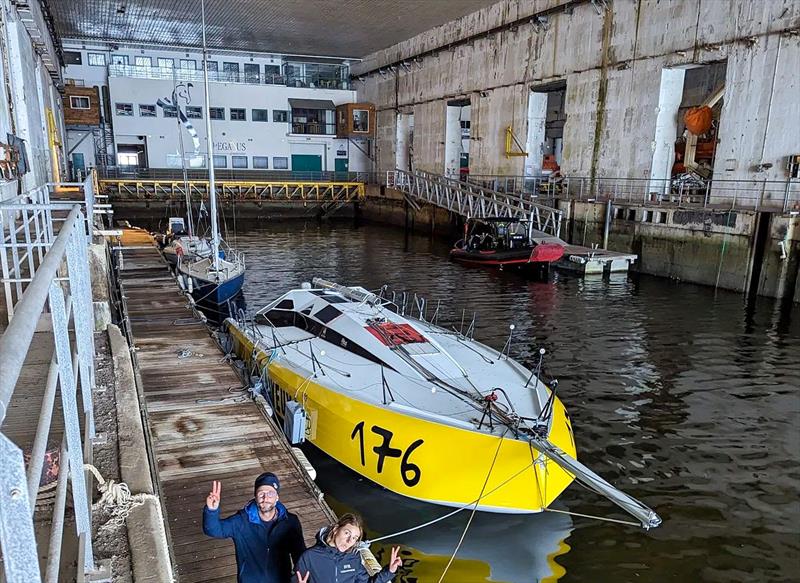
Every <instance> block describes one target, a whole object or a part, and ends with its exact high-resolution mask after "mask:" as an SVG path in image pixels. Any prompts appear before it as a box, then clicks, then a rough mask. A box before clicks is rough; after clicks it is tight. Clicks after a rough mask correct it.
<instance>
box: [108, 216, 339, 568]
mask: <svg viewBox="0 0 800 583" xmlns="http://www.w3.org/2000/svg"><path fill="white" fill-rule="evenodd" d="M121 241H122V249H121V253H122V256H123V269H122V271H121V274H120V284H121V287H122V293H123V295H124V296H125V299H126V305H127V315H128V317H129V321H130V323H131V331H132V336H133V340H134V345H135V347H136V363H137V367H138V369H139V377H140V378H141V381H142V387H141V391H142V393H143V396H144V407H145V410H146V412H147V431H148V433H149V435H150V441H151V444H152V447H153V450H154V454H155V459H156V465H157V469H158V476H157V479H158V481H159V488H160V491H161V492H162V494H163V498H164V505H165V508H166V516H165V522H166V524H167V525H168V528H169V534H170V539H171V544H172V551H173V556H174V559H175V563H176V564H175V570H176V573H177V575H178V580H179V581H180V582H181V583H211V582H214V583H222V582H227V581H235V579H236V560H235V556H234V549H233V544H232V543H231V541H228V540H218V539H212V538H209V537H207V536H205V535H204V534H203V532H202V508H203V505H204V504H205V497H206V495H207V494H208V492H209V489H210V487H211V482H212V481H213V480H221V481H222V483H223V499H222V508H223V513H224V514H226V515H228V514H232V513H234V512H235V511H236V510H237V509H239V508H241V507H243V506H244V505H245V504H246V503H247V502H248V501H249V500H250V499H251V498H252V488H253V480H254V479H255V477H256V476H257V475H258V474H259V473H261V472H263V471H273V472H275V473H276V474H277V475H278V477H279V478H280V480H281V501H282V502H283V503H284V504H286V505H287V507H288V508H289V510H290V511H292V512H295V513H296V514H298V516H299V518H300V521H301V523H302V525H303V529H304V535H305V538H306V541H307V543H309V544H310V543H312V542H313V540H314V536H315V535H316V532H317V531H318V529H319V528H321V527H322V526H325V525H327V524H328V523H329V522H330V520H331V519H332V517H333V514H332V512H331V511H330V509H329V508H328V507H327V505H326V504H325V503H324V502H323V501H322V500H321V499H320V498H318V492H317V491H316V489H315V488H314V487H313V486H312V485H310V484H309V482H308V481H307V479H306V477H305V476H304V474H303V470H302V469H301V468H300V467H299V465H298V464H297V463H296V461H295V460H294V458H293V456H292V454H291V450H290V447H289V445H288V444H287V443H286V441H285V438H284V437H283V435H282V434H281V433H280V431H279V430H278V429H277V426H275V425H274V424H273V423H270V422H269V421H268V420H267V419H265V418H264V416H263V414H262V413H261V411H260V410H259V409H258V407H257V406H256V405H255V404H254V403H253V402H252V401H251V400H250V399H249V398H247V397H246V393H243V392H242V391H241V381H240V379H239V378H238V377H237V375H236V373H235V372H234V371H233V369H232V368H231V367H230V366H229V365H228V364H226V363H224V362H223V361H222V353H221V352H220V350H219V348H218V346H217V344H216V342H215V341H214V340H213V339H212V338H211V337H210V335H209V331H208V329H207V328H206V327H205V326H204V325H202V324H201V323H200V322H199V321H197V320H196V319H194V317H193V315H192V312H191V310H190V307H189V305H188V303H187V301H186V300H185V298H184V297H183V296H182V295H180V293H179V291H178V288H177V285H176V283H175V280H174V279H173V278H172V276H171V275H170V274H169V272H168V268H167V264H166V262H165V261H164V260H163V258H162V257H161V255H160V253H159V252H158V251H157V249H156V247H155V245H154V242H153V239H152V237H150V235H149V234H147V233H145V232H144V231H139V230H132V229H125V230H123V234H122V237H121ZM126 247H135V248H128V249H126ZM184 351H188V352H184Z"/></svg>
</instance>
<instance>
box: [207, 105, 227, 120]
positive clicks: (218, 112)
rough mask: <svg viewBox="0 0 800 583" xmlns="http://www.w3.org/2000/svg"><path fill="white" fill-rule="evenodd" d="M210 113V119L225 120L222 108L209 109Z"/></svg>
mask: <svg viewBox="0 0 800 583" xmlns="http://www.w3.org/2000/svg"><path fill="white" fill-rule="evenodd" d="M210 111H211V119H225V108H224V107H212V108H210Z"/></svg>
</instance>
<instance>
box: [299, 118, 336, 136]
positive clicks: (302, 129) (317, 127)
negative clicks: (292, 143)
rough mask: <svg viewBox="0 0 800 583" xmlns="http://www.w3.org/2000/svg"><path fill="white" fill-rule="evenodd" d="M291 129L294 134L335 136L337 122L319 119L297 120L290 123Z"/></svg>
mask: <svg viewBox="0 0 800 583" xmlns="http://www.w3.org/2000/svg"><path fill="white" fill-rule="evenodd" d="M289 129H290V131H291V133H293V134H311V135H314V136H335V135H336V124H335V123H325V122H319V121H309V122H296V121H293V122H291V123H290V124H289Z"/></svg>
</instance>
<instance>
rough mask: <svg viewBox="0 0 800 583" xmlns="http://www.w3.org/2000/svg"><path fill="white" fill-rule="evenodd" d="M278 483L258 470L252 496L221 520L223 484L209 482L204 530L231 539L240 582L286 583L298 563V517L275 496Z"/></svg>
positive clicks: (302, 545) (300, 531) (300, 543)
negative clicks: (230, 514) (210, 483)
mask: <svg viewBox="0 0 800 583" xmlns="http://www.w3.org/2000/svg"><path fill="white" fill-rule="evenodd" d="M280 487H281V485H280V481H279V480H278V477H277V476H276V475H275V474H273V473H270V472H266V473H264V474H261V475H260V476H258V478H256V482H255V486H254V499H253V500H250V502H248V503H247V505H246V506H245V507H244V508H242V509H241V510H239V511H238V512H237V513H236V514H234V515H232V516H229V517H228V518H225V519H222V520H220V517H219V502H220V495H221V492H222V484H221V483H220V482H216V481H215V482H213V484H212V486H211V492H210V493H209V494H208V497H207V498H206V506H205V508H203V532H204V533H205V534H207V535H208V536H213V537H214V538H232V539H233V544H234V546H235V547H236V566H237V574H238V582H239V583H289V581H290V580H291V577H292V574H293V573H292V564H295V565H296V564H297V561H298V560H299V559H300V555H301V554H303V551H304V550H305V548H306V547H305V543H304V542H303V528H302V526H300V521H299V520H298V519H297V516H296V515H294V514H292V513H291V512H289V511H287V510H286V507H285V506H284V505H283V504H281V503H280V501H279V499H278V498H279V496H278V492H279V491H280ZM290 557H291V561H290Z"/></svg>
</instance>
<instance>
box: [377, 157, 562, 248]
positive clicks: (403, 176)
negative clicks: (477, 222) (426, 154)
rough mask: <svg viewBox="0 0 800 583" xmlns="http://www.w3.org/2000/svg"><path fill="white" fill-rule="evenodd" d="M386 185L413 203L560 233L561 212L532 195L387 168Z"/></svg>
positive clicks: (426, 173)
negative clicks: (501, 219)
mask: <svg viewBox="0 0 800 583" xmlns="http://www.w3.org/2000/svg"><path fill="white" fill-rule="evenodd" d="M386 184H387V185H388V186H390V187H392V188H395V189H397V190H400V191H401V192H404V193H405V194H406V195H408V196H409V197H411V200H412V202H426V203H429V204H433V205H435V206H438V207H441V208H444V209H447V210H449V211H452V212H455V213H458V214H460V215H462V216H465V217H478V218H485V217H509V218H516V219H520V220H525V221H530V223H531V226H532V227H533V228H534V229H538V230H539V231H542V232H545V233H550V234H552V235H555V236H556V237H558V236H560V234H561V219H562V212H561V211H560V210H558V209H556V208H553V207H550V206H547V205H544V204H540V203H539V202H534V201H533V200H532V198H531V197H526V196H520V195H517V194H510V193H503V192H498V191H496V190H491V189H489V188H486V187H483V186H480V185H477V184H471V183H469V182H463V181H461V180H455V179H452V178H447V177H446V176H442V175H440V174H431V173H429V172H420V171H417V172H406V171H404V170H393V171H392V170H390V171H389V172H387V175H386Z"/></svg>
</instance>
